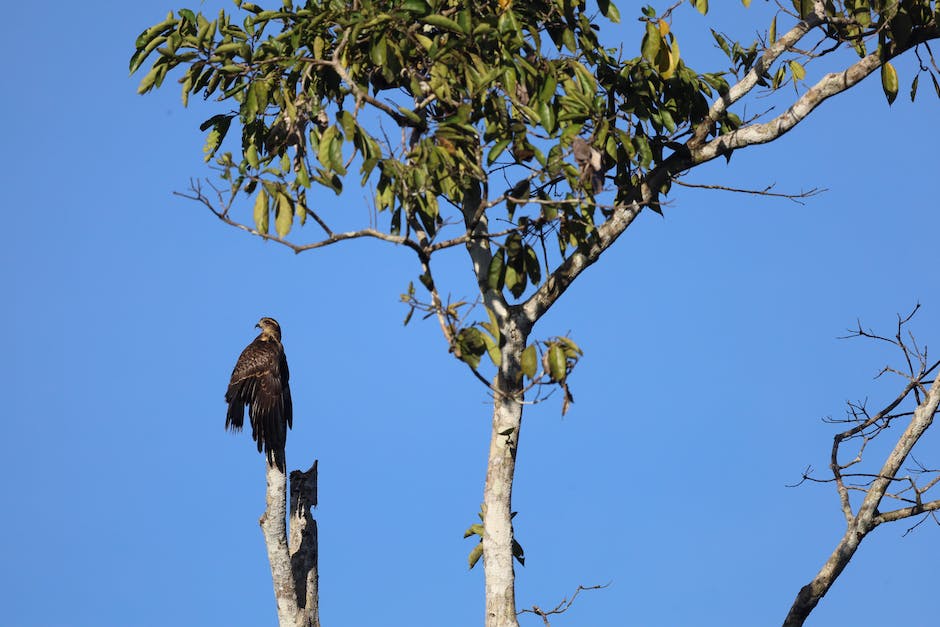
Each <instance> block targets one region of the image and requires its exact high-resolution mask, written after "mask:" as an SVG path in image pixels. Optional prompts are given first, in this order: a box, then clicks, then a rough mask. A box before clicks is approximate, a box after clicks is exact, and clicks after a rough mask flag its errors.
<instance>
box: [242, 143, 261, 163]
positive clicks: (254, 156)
mask: <svg viewBox="0 0 940 627" xmlns="http://www.w3.org/2000/svg"><path fill="white" fill-rule="evenodd" d="M245 160H246V161H247V162H248V165H250V166H251V167H253V168H257V167H258V164H259V161H258V148H257V147H256V146H255V145H254V144H249V146H248V150H246V151H245Z"/></svg>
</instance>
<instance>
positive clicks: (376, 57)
mask: <svg viewBox="0 0 940 627" xmlns="http://www.w3.org/2000/svg"><path fill="white" fill-rule="evenodd" d="M386 54H387V53H386V43H385V37H384V36H379V41H378V42H377V43H376V44H375V45H374V46H372V49H371V50H370V51H369V58H370V59H372V62H373V63H375V64H376V65H377V66H379V67H382V66H383V65H385V61H386V58H387V56H386Z"/></svg>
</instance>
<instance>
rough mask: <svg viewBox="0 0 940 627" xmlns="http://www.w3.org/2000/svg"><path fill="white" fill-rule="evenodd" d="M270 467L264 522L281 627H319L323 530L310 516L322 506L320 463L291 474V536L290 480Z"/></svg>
mask: <svg viewBox="0 0 940 627" xmlns="http://www.w3.org/2000/svg"><path fill="white" fill-rule="evenodd" d="M265 466H266V468H267V490H266V492H265V500H266V507H265V511H264V514H262V515H261V518H260V520H259V521H258V522H259V524H260V525H261V531H262V533H263V534H264V544H265V546H266V547H267V550H268V562H269V564H270V565H271V579H272V581H273V584H274V598H275V600H276V601H277V619H278V624H279V625H280V627H319V625H320V619H319V599H318V598H317V584H318V573H317V525H316V521H315V520H313V517H312V515H311V514H310V507H311V506H314V505H316V477H317V464H316V462H314V465H313V467H312V468H311V469H310V470H308V471H307V472H300V471H298V470H295V471H293V472H292V473H291V500H290V511H291V516H290V523H291V525H290V526H291V538H290V539H291V541H290V544H288V536H287V477H286V476H285V474H284V473H283V472H281V471H280V470H278V469H277V468H276V467H275V466H269V465H267V463H265Z"/></svg>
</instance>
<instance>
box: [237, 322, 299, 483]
mask: <svg viewBox="0 0 940 627" xmlns="http://www.w3.org/2000/svg"><path fill="white" fill-rule="evenodd" d="M255 326H256V327H258V328H259V329H261V334H260V335H258V337H256V338H255V339H254V341H253V342H252V343H251V344H249V345H248V346H247V347H246V348H245V350H243V351H242V354H241V355H240V356H239V358H238V361H237V362H236V363H235V369H234V370H233V371H232V380H231V381H230V382H229V384H228V391H227V392H226V393H225V402H226V403H228V413H227V414H226V416H225V428H226V429H231V430H232V431H241V428H242V425H243V424H244V422H245V405H248V418H249V420H250V421H251V437H252V439H253V440H254V441H255V442H257V444H258V452H259V453H260V452H261V451H262V450H264V453H265V455H266V456H267V458H268V465H272V466H277V467H278V469H279V470H281V472H283V471H284V444H285V442H286V441H287V430H288V429H289V428H290V427H291V423H292V422H293V413H294V410H293V404H292V403H291V398H290V385H289V384H288V380H289V379H290V372H289V371H288V369H287V357H286V356H285V355H284V346H283V345H282V344H281V327H280V325H279V324H278V323H277V320H275V319H274V318H262V319H261V320H259V321H258V324H256V325H255Z"/></svg>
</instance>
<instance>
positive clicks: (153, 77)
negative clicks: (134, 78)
mask: <svg viewBox="0 0 940 627" xmlns="http://www.w3.org/2000/svg"><path fill="white" fill-rule="evenodd" d="M159 73H160V66H156V65H155V66H153V67H152V68H150V71H149V72H147V75H146V76H144V77H143V78H142V79H141V80H140V85H138V86H137V93H138V94H146V93H147V92H148V91H150V90H151V89H153V85H154V83H155V82H156V81H157V74H159Z"/></svg>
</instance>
